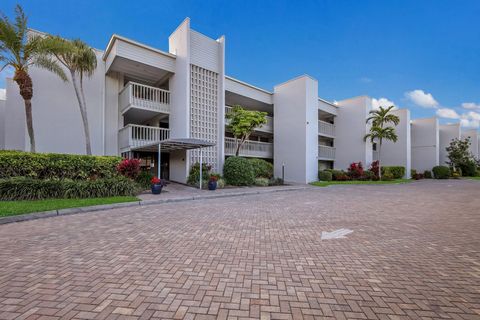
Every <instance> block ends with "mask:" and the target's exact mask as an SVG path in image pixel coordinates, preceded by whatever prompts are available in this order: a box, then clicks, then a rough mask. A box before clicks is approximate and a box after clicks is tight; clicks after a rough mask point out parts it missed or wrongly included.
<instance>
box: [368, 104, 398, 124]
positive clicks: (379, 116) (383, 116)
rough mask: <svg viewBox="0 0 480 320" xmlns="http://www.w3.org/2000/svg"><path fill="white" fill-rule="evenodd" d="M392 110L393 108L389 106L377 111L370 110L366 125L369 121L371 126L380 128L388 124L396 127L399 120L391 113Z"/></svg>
mask: <svg viewBox="0 0 480 320" xmlns="http://www.w3.org/2000/svg"><path fill="white" fill-rule="evenodd" d="M394 108H395V106H390V107H387V108H384V107H380V108H378V109H377V110H371V111H370V112H369V117H368V118H367V123H368V122H370V121H371V122H372V125H373V126H377V127H381V128H383V126H384V125H386V124H389V123H391V124H394V125H396V126H397V125H398V124H399V123H400V118H399V117H398V116H397V115H394V114H392V113H391V111H392V110H393V109H394Z"/></svg>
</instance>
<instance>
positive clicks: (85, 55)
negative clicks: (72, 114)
mask: <svg viewBox="0 0 480 320" xmlns="http://www.w3.org/2000/svg"><path fill="white" fill-rule="evenodd" d="M46 41H48V43H49V48H51V53H52V54H53V55H54V56H55V57H56V58H57V59H58V61H60V63H61V64H63V65H64V66H65V68H67V69H68V71H70V76H71V78H72V84H73V88H74V90H75V94H76V96H77V100H78V106H79V108H80V114H81V116H82V121H83V130H84V133H85V150H86V153H87V154H88V155H91V154H92V147H91V142H90V129H89V126H88V117H87V101H86V99H85V92H84V90H83V79H84V76H87V77H91V76H93V73H94V72H95V69H96V68H97V56H96V54H95V51H94V50H93V49H92V48H91V47H90V46H88V45H87V44H86V43H85V42H83V41H81V40H79V39H75V40H72V41H70V40H66V39H63V38H60V37H58V36H48V37H47V39H46Z"/></svg>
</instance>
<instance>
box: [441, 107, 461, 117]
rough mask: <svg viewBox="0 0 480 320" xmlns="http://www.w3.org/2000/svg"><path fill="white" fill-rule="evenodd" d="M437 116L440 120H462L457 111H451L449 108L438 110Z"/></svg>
mask: <svg viewBox="0 0 480 320" xmlns="http://www.w3.org/2000/svg"><path fill="white" fill-rule="evenodd" d="M437 116H439V117H440V118H447V119H459V118H460V116H459V115H458V113H457V112H456V111H455V110H453V109H449V108H441V109H438V110H437Z"/></svg>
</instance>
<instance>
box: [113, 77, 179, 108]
mask: <svg viewBox="0 0 480 320" xmlns="http://www.w3.org/2000/svg"><path fill="white" fill-rule="evenodd" d="M118 103H119V107H120V111H121V112H122V113H123V112H125V111H127V110H129V109H130V108H137V109H144V110H150V111H157V112H161V113H170V91H167V90H163V89H160V88H155V87H150V86H147V85H144V84H140V83H136V82H129V83H127V85H126V86H125V87H124V88H123V89H122V91H120V94H119V101H118Z"/></svg>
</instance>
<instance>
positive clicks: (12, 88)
mask: <svg viewBox="0 0 480 320" xmlns="http://www.w3.org/2000/svg"><path fill="white" fill-rule="evenodd" d="M34 85H35V84H34ZM32 108H36V106H35V105H33V106H32ZM33 121H34V122H33V125H34V128H35V119H33ZM4 139H5V149H7V150H23V151H24V150H26V151H30V144H29V143H27V141H26V139H28V136H27V129H26V123H25V105H24V103H23V99H22V97H21V96H20V94H19V90H18V85H17V84H16V83H15V82H13V80H12V79H7V100H6V102H5V138H4Z"/></svg>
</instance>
